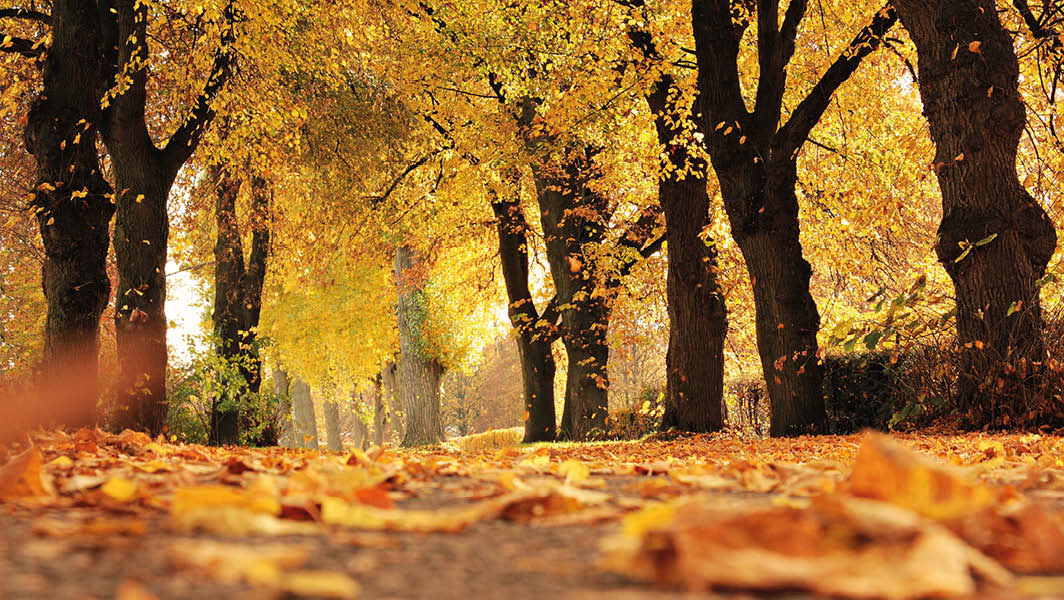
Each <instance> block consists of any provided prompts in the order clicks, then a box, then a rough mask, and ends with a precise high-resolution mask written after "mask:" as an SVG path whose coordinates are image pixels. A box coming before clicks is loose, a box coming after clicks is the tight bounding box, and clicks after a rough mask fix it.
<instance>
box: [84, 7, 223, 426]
mask: <svg viewBox="0 0 1064 600" xmlns="http://www.w3.org/2000/svg"><path fill="white" fill-rule="evenodd" d="M231 13H232V9H231V8H230V9H226V16H227V18H228V20H229V23H228V26H227V27H226V28H225V31H224V32H223V34H222V48H221V49H220V50H219V51H218V53H217V54H216V56H215V61H214V64H213V66H212V69H211V72H210V74H209V75H208V79H207V82H206V84H205V85H204V88H203V92H202V93H201V94H200V96H199V98H197V100H196V102H195V104H194V105H193V106H192V107H191V110H190V111H189V115H188V117H187V118H186V119H185V120H184V121H183V122H182V123H181V125H180V126H179V127H178V128H177V130H176V131H175V132H174V134H173V135H172V136H171V137H170V139H169V140H167V141H166V143H165V145H164V146H163V147H161V148H160V147H158V146H156V144H155V141H154V140H153V139H152V135H151V133H150V131H149V130H148V126H147V117H146V114H145V106H146V101H147V78H148V66H149V63H150V62H151V61H150V57H149V54H150V53H149V51H148V34H147V30H148V21H149V13H148V5H147V4H146V3H143V2H139V1H138V0H115V1H114V2H113V3H107V2H104V3H100V4H99V9H98V17H97V22H99V23H101V25H102V32H103V38H104V41H103V43H102V44H101V48H102V50H103V55H104V57H105V58H106V59H107V60H108V63H109V73H107V74H106V75H107V76H106V77H105V78H104V81H105V82H106V84H107V85H109V84H110V82H112V81H114V79H115V77H117V76H122V77H128V79H129V85H128V87H126V88H125V89H123V90H122V93H120V94H117V95H115V96H112V97H107V98H106V99H105V105H106V106H105V108H104V110H103V114H102V127H101V132H102V133H103V138H104V142H105V143H106V145H107V150H108V153H109V154H110V156H111V162H112V165H113V168H114V173H115V181H116V183H117V188H118V189H119V190H121V191H120V192H119V193H118V199H117V204H118V209H117V216H116V218H115V233H114V247H115V258H116V261H117V263H118V290H117V298H116V309H115V333H116V337H117V343H118V356H119V365H120V369H121V376H120V381H119V390H118V398H117V402H116V407H115V408H116V410H115V423H114V425H115V426H116V427H117V428H119V429H121V428H131V429H142V430H146V431H148V432H150V433H152V434H157V433H159V432H160V431H161V430H162V427H163V425H164V423H165V421H166V364H167V347H166V314H165V306H164V305H165V301H166V275H165V269H166V251H167V248H166V245H167V240H168V237H169V221H168V218H167V210H166V202H167V198H168V196H169V193H170V188H171V187H172V185H173V183H174V179H175V178H176V176H177V173H178V171H179V170H180V169H181V167H182V166H183V165H184V164H185V162H186V161H187V160H188V159H189V158H190V157H191V155H192V153H193V151H194V150H195V148H196V146H197V145H198V143H199V140H200V138H201V136H202V133H203V130H204V128H205V127H206V126H207V125H208V124H209V123H210V121H211V120H212V119H213V117H214V111H213V110H212V109H211V108H210V103H211V101H212V100H213V98H214V96H215V95H216V94H217V93H218V91H219V90H220V89H221V87H222V86H224V85H225V83H226V81H227V80H228V79H229V77H230V75H231V73H232V58H231V50H230V48H229V46H230V45H231V44H232V42H233V32H232V14H231Z"/></svg>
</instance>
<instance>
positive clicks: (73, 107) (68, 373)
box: [5, 0, 114, 426]
mask: <svg viewBox="0 0 1064 600" xmlns="http://www.w3.org/2000/svg"><path fill="white" fill-rule="evenodd" d="M51 23H52V28H51V33H52V42H51V45H50V46H48V47H47V53H46V57H45V59H44V61H43V64H42V79H43V83H44V88H43V90H42V92H41V93H40V95H38V97H37V98H36V100H35V101H34V102H33V105H32V107H31V108H30V111H29V115H28V117H27V121H26V126H25V130H24V141H25V144H26V149H27V150H28V151H29V152H30V154H32V155H33V156H34V158H35V159H36V162H37V181H36V186H35V187H34V197H33V201H32V206H33V207H34V209H35V211H36V216H37V222H38V224H39V226H40V231H41V241H42V242H43V245H44V252H45V260H44V265H43V269H42V288H43V291H44V295H45V298H46V299H47V302H48V314H47V318H46V320H45V330H44V354H43V357H42V365H41V367H42V382H45V383H48V384H50V387H51V389H52V390H53V393H52V394H50V395H49V396H50V397H49V398H48V401H49V402H54V403H56V404H57V406H58V405H60V404H61V405H63V408H62V410H59V411H55V414H56V415H62V419H61V420H62V421H63V422H62V423H60V424H64V425H72V426H79V425H90V426H91V425H93V424H94V423H95V422H96V401H97V396H98V393H99V389H98V383H97V381H98V380H97V377H98V373H97V371H98V355H99V340H100V317H101V315H102V314H103V310H104V308H105V307H106V306H107V301H108V298H109V296H110V290H111V282H110V279H109V278H108V276H107V269H106V261H107V246H108V243H109V233H108V223H109V222H110V219H111V215H112V214H114V204H113V203H112V201H111V187H110V185H109V184H108V183H107V181H106V180H104V178H103V176H102V175H101V174H100V164H99V158H98V152H97V149H96V140H97V124H98V123H99V115H100V109H99V98H100V91H101V89H100V88H101V86H100V84H101V76H102V72H103V66H104V65H103V63H102V61H101V59H100V53H99V45H100V44H101V39H100V38H101V34H100V30H99V27H98V25H97V24H96V21H95V7H94V6H93V5H92V4H85V3H82V2H73V1H70V0H57V1H56V2H53V3H52V16H51ZM8 39H10V38H8ZM11 47H14V44H13V43H12V44H11ZM5 50H7V51H10V48H6V49H5ZM56 381H69V382H70V384H69V385H63V386H58V385H55V382H56ZM56 393H57V394H58V395H56Z"/></svg>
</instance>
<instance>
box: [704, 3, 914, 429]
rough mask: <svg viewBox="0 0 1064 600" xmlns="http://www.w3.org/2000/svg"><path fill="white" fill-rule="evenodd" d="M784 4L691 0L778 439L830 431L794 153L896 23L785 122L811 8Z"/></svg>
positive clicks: (885, 13) (856, 42) (884, 16)
mask: <svg viewBox="0 0 1064 600" xmlns="http://www.w3.org/2000/svg"><path fill="white" fill-rule="evenodd" d="M780 4H781V2H779V1H778V0H769V1H766V2H758V3H757V6H756V14H755V13H745V14H743V15H740V18H736V17H737V13H735V12H733V10H732V5H731V4H730V3H727V2H714V1H712V0H692V3H691V24H692V31H693V34H694V40H695V55H696V60H697V63H698V95H699V103H700V107H701V109H702V110H700V111H699V112H701V114H702V119H703V121H702V127H701V131H702V132H703V133H704V134H705V135H704V142H705V147H706V150H707V152H708V153H709V156H710V159H711V160H712V163H713V168H714V170H715V171H716V173H717V180H718V181H719V183H720V189H721V195H722V196H723V198H724V208H725V210H726V211H727V213H728V220H729V221H730V223H731V228H732V235H733V236H734V238H735V241H736V243H737V244H738V246H739V249H740V250H741V251H742V253H743V257H744V258H745V259H746V266H747V270H748V271H749V272H750V278H751V280H752V283H753V288H754V305H755V309H756V322H757V344H758V353H759V354H760V355H761V366H762V369H763V371H764V375H765V381H766V384H767V386H768V394H769V400H770V402H771V405H772V428H771V429H772V431H771V433H772V435H774V436H780V435H797V434H802V433H826V422H827V417H826V414H825V412H824V399H823V397H822V396H821V393H822V391H821V383H822V379H823V369H822V368H821V366H820V364H819V357H818V356H817V342H816V334H817V330H818V329H819V328H820V316H819V314H818V312H817V308H816V303H815V302H814V301H813V297H812V295H810V293H809V278H810V275H811V273H812V269H811V267H810V266H809V263H808V262H806V261H805V259H804V258H803V257H802V246H801V243H800V240H799V224H798V201H797V198H796V196H795V191H794V187H795V184H796V183H797V168H796V163H795V161H796V157H797V156H798V154H799V152H800V151H801V149H802V146H803V145H804V144H805V141H806V139H808V136H809V132H810V131H811V130H812V129H813V127H815V126H816V124H817V122H818V121H819V120H820V117H821V116H822V115H823V114H824V111H825V110H826V109H827V107H828V105H829V104H830V102H831V99H832V96H833V95H834V93H835V91H836V90H837V89H838V87H839V86H840V85H842V83H843V82H845V81H846V80H847V79H848V78H849V77H850V76H851V75H852V74H853V73H854V71H856V70H857V67H858V66H859V65H860V63H861V61H862V60H863V59H864V57H865V56H867V55H868V54H870V53H871V52H873V51H874V50H875V49H876V48H877V47H878V46H879V44H880V42H881V40H882V39H883V36H884V35H885V34H886V32H887V31H888V30H890V28H891V27H893V25H894V23H895V22H896V21H897V14H896V13H895V12H894V10H893V9H892V7H891V6H890V5H889V4H888V5H886V6H884V7H883V8H881V9H880V10H879V11H877V12H876V14H875V15H874V16H873V17H872V19H871V21H870V23H869V24H868V25H867V26H866V27H865V28H863V29H862V30H861V31H859V32H858V33H857V35H856V36H855V37H854V38H853V40H852V41H851V42H850V44H849V46H848V47H847V48H845V49H844V50H843V51H842V53H841V54H840V55H839V57H838V58H837V59H836V60H835V61H834V62H833V63H832V64H831V66H830V67H828V69H827V70H826V71H825V72H824V74H823V75H822V76H821V78H820V80H819V81H817V82H816V84H815V85H814V86H813V88H812V89H811V90H810V92H809V93H808V95H806V96H805V98H803V99H802V100H801V101H800V102H798V103H797V104H796V105H793V108H792V109H791V114H790V115H789V116H788V117H787V118H786V120H784V119H783V113H782V107H783V100H784V96H785V95H786V91H787V71H788V64H789V63H790V60H791V57H792V55H793V53H794V49H795V40H796V36H797V32H798V29H799V25H800V24H801V21H802V20H803V19H804V17H805V11H806V8H807V7H808V2H807V1H806V0H792V1H791V2H789V3H788V4H787V7H786V9H785V13H784V14H783V15H781V14H780ZM781 16H782V23H781V18H780V17H781ZM755 19H756V27H757V34H756V40H757V59H758V67H759V68H758V75H757V82H756V86H755V87H756V90H757V92H756V97H755V99H754V108H753V111H751V110H750V109H749V108H748V107H747V105H746V101H745V100H744V97H743V86H742V85H741V83H740V77H739V56H740V41H741V40H742V39H743V37H744V32H745V30H746V28H747V27H749V26H751V25H754V24H755ZM781 123H782V125H781Z"/></svg>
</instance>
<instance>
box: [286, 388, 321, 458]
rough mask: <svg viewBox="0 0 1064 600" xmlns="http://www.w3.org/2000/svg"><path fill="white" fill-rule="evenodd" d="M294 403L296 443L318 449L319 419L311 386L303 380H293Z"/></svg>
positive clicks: (301, 446) (303, 446)
mask: <svg viewBox="0 0 1064 600" xmlns="http://www.w3.org/2000/svg"><path fill="white" fill-rule="evenodd" d="M292 405H293V408H294V409H295V432H294V433H295V444H296V446H298V447H300V448H310V449H313V450H317V449H318V419H317V416H315V414H314V399H313V398H312V397H311V395H310V386H309V385H307V384H306V383H305V382H304V381H303V380H301V379H296V380H295V381H294V382H292Z"/></svg>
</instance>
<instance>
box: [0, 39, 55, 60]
mask: <svg viewBox="0 0 1064 600" xmlns="http://www.w3.org/2000/svg"><path fill="white" fill-rule="evenodd" d="M38 44H39V42H34V41H33V40H27V39H25V38H19V37H12V36H8V35H3V34H0V52H10V53H12V54H21V55H22V56H25V57H26V58H33V57H35V56H40V55H41V53H42V52H44V48H42V47H41V46H39V45H38Z"/></svg>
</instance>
